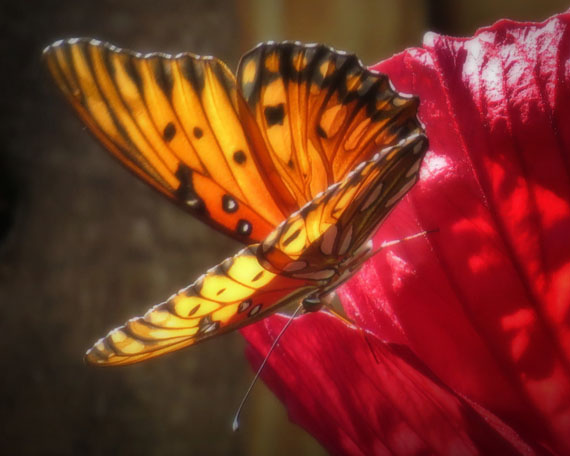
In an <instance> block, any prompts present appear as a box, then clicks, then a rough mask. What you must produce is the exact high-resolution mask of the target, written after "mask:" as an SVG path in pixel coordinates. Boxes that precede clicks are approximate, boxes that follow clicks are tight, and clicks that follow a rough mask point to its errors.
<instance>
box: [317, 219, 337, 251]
mask: <svg viewBox="0 0 570 456" xmlns="http://www.w3.org/2000/svg"><path fill="white" fill-rule="evenodd" d="M337 233H338V228H337V227H336V225H331V227H330V228H329V229H327V230H326V231H325V234H323V238H322V240H321V252H323V253H324V254H325V255H330V254H331V253H332V249H333V246H334V241H335V240H336V235H337Z"/></svg>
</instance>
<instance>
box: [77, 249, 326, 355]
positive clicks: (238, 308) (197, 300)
mask: <svg viewBox="0 0 570 456" xmlns="http://www.w3.org/2000/svg"><path fill="white" fill-rule="evenodd" d="M256 250H257V245H251V246H249V247H246V248H245V249H243V250H242V251H240V252H238V253H237V254H236V255H235V256H234V257H231V258H228V259H227V260H225V261H224V262H223V263H221V264H220V265H218V266H216V267H215V268H212V269H210V270H209V271H208V272H207V273H206V274H204V275H203V276H201V277H200V278H199V279H198V280H196V282H194V283H193V284H192V285H190V286H189V287H187V288H185V289H183V290H180V291H179V292H178V293H177V294H175V295H174V296H172V297H171V298H169V299H168V300H167V301H166V302H164V303H162V304H159V305H157V306H155V307H153V308H151V309H150V310H149V311H148V312H147V313H146V314H145V315H144V316H143V317H138V318H133V319H131V320H129V321H128V322H127V323H126V324H125V325H123V326H121V327H119V328H117V329H115V330H113V331H111V332H110V333H109V334H108V335H107V336H105V337H104V338H102V339H100V340H99V341H98V342H97V343H95V345H94V346H93V347H92V348H91V349H90V350H89V351H88V352H87V354H86V360H87V362H88V363H89V364H93V365H98V366H113V365H122V364H132V363H137V362H140V361H144V360H147V359H150V358H154V357H156V356H159V355H162V354H164V353H168V352H172V351H175V350H178V349H181V348H184V347H188V346H190V345H195V344H197V343H199V342H202V341H204V340H206V339H209V338H211V337H215V336H217V335H220V334H223V333H225V332H228V331H232V330H234V329H237V328H239V327H241V326H244V325H248V324H250V323H253V322H255V321H257V320H259V319H262V318H264V317H266V316H267V315H269V314H271V313H273V312H275V311H276V310H277V309H279V308H280V307H282V306H284V305H286V304H288V303H291V302H298V301H299V300H301V299H303V298H304V297H305V296H307V295H309V294H311V293H312V292H313V291H314V290H315V289H316V285H315V284H312V283H310V282H309V281H306V280H302V279H294V278H289V277H284V276H282V275H278V274H274V273H272V272H271V271H269V270H267V269H266V268H264V267H263V266H261V265H260V263H259V262H258V260H257V254H256Z"/></svg>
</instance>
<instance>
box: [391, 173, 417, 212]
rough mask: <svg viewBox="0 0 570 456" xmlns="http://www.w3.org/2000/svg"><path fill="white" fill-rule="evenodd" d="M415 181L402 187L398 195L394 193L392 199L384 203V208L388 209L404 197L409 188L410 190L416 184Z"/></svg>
mask: <svg viewBox="0 0 570 456" xmlns="http://www.w3.org/2000/svg"><path fill="white" fill-rule="evenodd" d="M416 180H417V179H412V180H411V181H409V182H408V183H407V184H406V185H404V186H403V187H402V188H401V189H400V191H399V192H398V193H396V194H395V195H394V196H393V197H392V198H390V199H389V200H388V201H386V205H385V206H386V207H390V206H392V205H394V203H396V202H397V201H398V200H399V199H400V198H401V197H402V196H404V195H405V194H406V193H407V192H408V190H410V188H412V186H413V185H414V184H415V183H416Z"/></svg>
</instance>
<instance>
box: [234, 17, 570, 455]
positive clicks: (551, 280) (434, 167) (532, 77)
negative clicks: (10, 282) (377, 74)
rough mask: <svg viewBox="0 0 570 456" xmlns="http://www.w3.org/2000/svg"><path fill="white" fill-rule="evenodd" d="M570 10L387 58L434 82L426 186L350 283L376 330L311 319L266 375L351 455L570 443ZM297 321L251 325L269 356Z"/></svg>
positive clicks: (349, 298) (349, 305)
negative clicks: (420, 234) (415, 235)
mask: <svg viewBox="0 0 570 456" xmlns="http://www.w3.org/2000/svg"><path fill="white" fill-rule="evenodd" d="M569 55H570V14H562V15H559V16H556V17H554V18H551V19H550V20H548V21H546V22H544V23H541V24H533V23H526V24H521V23H516V22H511V21H506V20H504V21H500V22H498V23H496V24H495V25H493V26H492V27H489V28H485V29H482V30H480V31H478V32H477V33H476V35H475V36H474V37H473V38H469V39H457V38H450V37H445V36H439V35H435V34H431V33H430V34H428V35H426V38H425V42H424V47H423V48H422V49H409V50H407V51H405V52H403V53H402V54H399V55H396V56H394V57H392V58H391V59H389V60H387V61H384V62H382V63H380V64H378V65H376V66H375V67H374V68H375V69H377V70H380V71H382V72H384V73H387V74H388V75H389V76H390V77H391V79H392V81H393V83H394V85H395V86H396V87H397V88H398V90H400V91H404V92H409V93H414V94H417V95H419V97H420V100H421V106H420V113H419V115H420V118H421V120H422V121H423V122H424V124H425V125H426V129H427V135H428V137H429V139H430V152H428V154H427V156H426V160H425V162H424V165H423V167H422V170H421V175H420V182H419V184H418V185H417V186H416V187H415V188H414V189H413V190H412V191H411V192H410V194H409V195H408V197H406V198H405V200H403V201H402V202H401V203H400V204H399V207H398V208H397V209H396V210H395V211H394V213H393V214H392V215H391V216H390V218H389V220H388V221H387V223H386V224H385V225H384V226H383V227H382V228H381V230H380V231H379V233H378V235H377V237H376V239H375V243H376V244H377V245H379V244H380V243H382V241H384V240H392V239H398V238H401V237H403V236H406V235H409V234H413V233H416V232H419V231H421V230H429V229H434V228H437V229H438V230H439V231H438V232H436V233H432V234H430V235H428V236H427V237H425V238H418V239H414V240H410V241H407V242H404V243H401V244H398V245H397V246H395V247H391V248H388V249H385V250H384V251H382V252H380V253H379V254H378V255H376V257H374V258H373V259H372V260H370V261H369V262H368V263H367V264H366V265H365V266H364V268H363V269H362V271H361V272H360V273H359V274H358V276H356V277H355V278H354V279H353V280H351V281H350V282H349V283H348V284H347V285H345V286H344V287H343V288H342V289H341V290H339V295H340V296H341V300H342V302H343V304H344V306H345V309H346V310H347V313H348V314H349V316H350V317H351V318H353V319H354V320H355V321H356V322H357V323H358V324H359V325H360V326H362V327H363V328H365V329H367V330H368V331H370V332H371V333H372V334H374V336H375V337H374V336H368V338H369V339H370V342H371V345H372V346H373V350H374V352H375V355H376V357H377V358H378V362H376V361H375V360H374V357H373V356H372V354H371V351H370V350H369V349H368V348H367V345H366V343H365V341H364V339H363V337H362V336H361V334H360V333H359V331H357V330H354V329H351V328H349V327H347V326H346V325H344V324H343V323H341V322H340V321H338V320H337V319H335V318H333V317H331V316H328V315H326V314H323V313H319V314H311V315H306V316H303V317H301V318H299V319H298V320H297V321H295V322H294V323H293V324H292V325H291V328H290V329H288V331H287V333H286V334H285V335H284V337H283V339H282V341H281V343H280V346H279V348H278V349H277V350H276V351H275V352H274V353H273V354H272V355H271V357H270V358H269V363H268V366H267V367H266V369H265V371H264V374H263V376H262V377H263V379H264V380H265V382H266V383H267V384H268V385H269V386H270V388H271V389H272V390H273V391H274V392H275V394H276V395H277V396H278V397H279V398H280V399H281V400H282V401H283V402H284V403H285V405H286V407H287V409H288V412H289V416H290V417H291V419H292V420H293V421H294V422H296V423H298V424H299V425H301V426H302V427H304V428H305V429H306V430H307V431H309V432H310V433H311V434H312V435H313V436H314V437H315V438H317V439H318V440H319V441H320V442H321V443H322V445H323V446H324V447H325V448H327V449H328V450H329V451H330V452H331V453H334V454H391V453H392V454H402V455H408V454H420V453H421V454H432V453H436V454H455V455H467V454H501V455H503V454H533V453H538V454H550V453H554V454H569V453H570V312H569V310H570V309H569V308H570V59H569ZM285 321H286V318H285V317H280V316H275V317H272V318H270V319H266V320H265V321H263V322H261V323H259V324H257V325H255V326H253V327H251V328H248V329H246V330H244V334H245V335H246V337H247V339H248V341H249V343H250V346H249V347H248V354H249V357H250V359H251V360H252V361H253V364H254V366H255V367H256V366H258V365H259V363H260V360H261V359H262V358H263V357H264V355H265V353H266V352H267V350H268V347H269V346H270V344H271V342H272V340H273V339H274V337H275V335H276V334H277V333H278V331H279V329H280V328H281V327H282V326H283V324H284V322H285Z"/></svg>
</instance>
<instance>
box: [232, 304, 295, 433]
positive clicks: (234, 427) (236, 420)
mask: <svg viewBox="0 0 570 456" xmlns="http://www.w3.org/2000/svg"><path fill="white" fill-rule="evenodd" d="M302 308H303V303H301V304H299V306H298V307H297V309H295V312H293V315H291V318H289V320H288V321H287V323H285V326H283V328H282V329H281V331H280V332H279V334H278V335H277V338H276V339H275V340H274V341H273V344H272V345H271V348H270V349H269V351H268V352H267V354H266V355H265V358H264V359H263V362H262V363H261V365H260V366H259V368H258V369H257V372H256V373H255V377H253V380H252V381H251V383H250V384H249V387H248V388H247V391H246V392H245V394H244V396H243V399H242V400H241V403H240V404H239V407H238V409H237V411H236V414H235V416H234V420H233V422H232V431H234V432H236V431H237V430H238V429H239V417H240V415H241V411H242V409H243V406H244V405H245V402H246V401H247V398H248V397H249V394H250V393H251V390H252V389H253V386H254V385H255V383H256V382H257V379H258V378H259V376H260V375H261V371H262V370H263V368H264V367H265V365H266V364H267V360H268V359H269V356H270V355H271V353H273V350H275V348H276V347H277V344H278V343H279V340H280V339H281V336H283V334H284V333H285V331H286V330H287V328H288V327H289V326H290V325H291V323H293V319H294V318H295V317H296V316H297V315H298V314H299V312H300V311H301V309H302Z"/></svg>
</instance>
